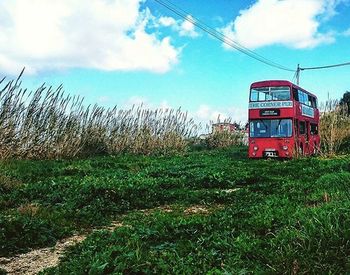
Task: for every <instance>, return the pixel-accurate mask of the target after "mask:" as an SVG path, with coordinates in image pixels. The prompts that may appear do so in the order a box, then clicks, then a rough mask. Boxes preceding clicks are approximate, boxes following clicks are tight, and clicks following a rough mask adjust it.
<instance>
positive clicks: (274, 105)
mask: <svg viewBox="0 0 350 275" xmlns="http://www.w3.org/2000/svg"><path fill="white" fill-rule="evenodd" d="M248 119H249V153H248V154H249V157H250V158H263V157H279V158H293V157H294V156H295V155H305V156H306V155H312V154H315V153H316V152H317V151H318V149H319V145H320V136H319V133H318V126H319V119H320V114H319V110H318V108H317V97H316V96H315V95H313V94H311V93H309V92H307V91H306V90H304V89H302V88H300V87H299V86H297V85H295V84H293V83H291V82H289V81H285V80H270V81H260V82H255V83H253V84H252V85H251V87H250V97H249V115H248Z"/></svg>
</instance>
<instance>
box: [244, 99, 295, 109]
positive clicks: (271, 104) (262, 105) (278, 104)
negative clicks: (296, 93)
mask: <svg viewBox="0 0 350 275" xmlns="http://www.w3.org/2000/svg"><path fill="white" fill-rule="evenodd" d="M271 108H293V101H291V100H288V101H263V102H250V103H249V109H271Z"/></svg>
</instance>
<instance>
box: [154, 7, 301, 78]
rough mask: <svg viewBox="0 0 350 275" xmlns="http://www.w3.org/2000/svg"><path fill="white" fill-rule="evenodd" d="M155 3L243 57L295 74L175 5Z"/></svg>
mask: <svg viewBox="0 0 350 275" xmlns="http://www.w3.org/2000/svg"><path fill="white" fill-rule="evenodd" d="M155 1H156V2H157V3H159V4H160V5H162V6H163V7H165V8H167V9H168V10H170V11H172V12H173V13H175V14H176V15H178V16H179V17H181V18H183V19H184V20H186V21H188V22H190V23H191V24H193V25H194V26H196V27H198V28H200V29H201V30H203V31H204V32H206V33H208V34H210V35H211V36H213V37H215V38H216V39H218V40H220V41H221V42H223V43H224V44H226V45H228V46H230V47H231V48H234V49H236V50H238V51H240V52H242V53H244V54H245V55H248V56H249V57H251V58H254V59H255V60H257V61H260V62H262V63H264V64H266V65H269V66H272V67H275V68H278V69H280V70H285V71H289V72H295V70H293V69H290V68H288V67H285V66H283V65H281V64H279V63H276V62H274V61H272V60H269V59H267V58H265V57H263V56H261V55H259V54H257V53H255V52H254V51H252V50H249V49H248V48H246V47H244V46H243V45H241V44H239V43H238V42H236V41H234V40H233V39H231V38H229V37H228V36H226V35H224V34H223V33H221V32H219V31H217V30H216V29H214V28H212V27H210V26H208V25H206V24H205V23H203V22H201V21H200V20H199V19H197V18H196V17H194V16H193V15H191V14H189V13H188V12H186V11H184V10H183V9H181V8H179V7H177V6H176V5H175V4H173V3H171V2H170V1H167V0H155Z"/></svg>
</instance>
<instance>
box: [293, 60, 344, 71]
mask: <svg viewBox="0 0 350 275" xmlns="http://www.w3.org/2000/svg"><path fill="white" fill-rule="evenodd" d="M348 65H350V62H346V63H341V64H334V65H326V66H319V67H305V68H300V70H301V71H305V70H320V69H329V68H335V67H342V66H348Z"/></svg>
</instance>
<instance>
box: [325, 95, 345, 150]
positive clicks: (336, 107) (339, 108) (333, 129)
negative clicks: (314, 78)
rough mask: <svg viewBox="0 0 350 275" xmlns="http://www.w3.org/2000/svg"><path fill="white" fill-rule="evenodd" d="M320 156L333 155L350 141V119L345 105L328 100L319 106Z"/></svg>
mask: <svg viewBox="0 0 350 275" xmlns="http://www.w3.org/2000/svg"><path fill="white" fill-rule="evenodd" d="M321 110H322V114H321V118H320V134H321V149H320V150H321V154H323V155H335V154H337V153H339V152H340V151H341V148H342V147H344V146H343V145H344V144H346V142H349V140H350V117H349V115H348V108H347V105H344V104H340V103H339V101H338V100H328V101H327V102H325V103H324V104H323V106H321Z"/></svg>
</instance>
